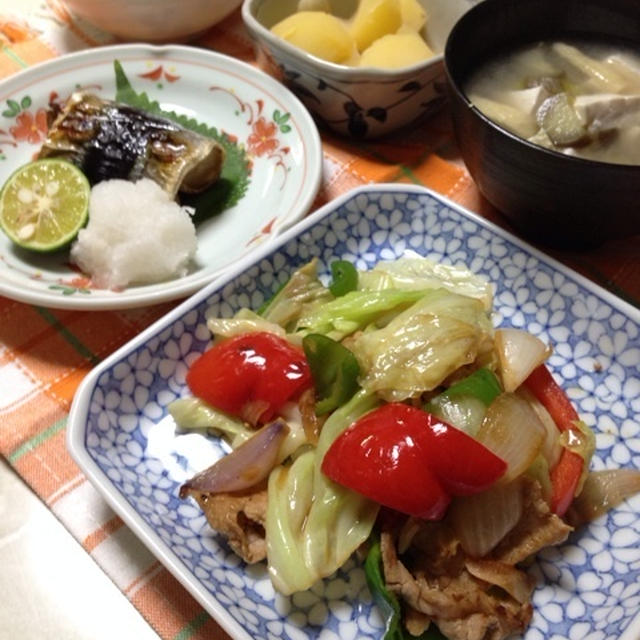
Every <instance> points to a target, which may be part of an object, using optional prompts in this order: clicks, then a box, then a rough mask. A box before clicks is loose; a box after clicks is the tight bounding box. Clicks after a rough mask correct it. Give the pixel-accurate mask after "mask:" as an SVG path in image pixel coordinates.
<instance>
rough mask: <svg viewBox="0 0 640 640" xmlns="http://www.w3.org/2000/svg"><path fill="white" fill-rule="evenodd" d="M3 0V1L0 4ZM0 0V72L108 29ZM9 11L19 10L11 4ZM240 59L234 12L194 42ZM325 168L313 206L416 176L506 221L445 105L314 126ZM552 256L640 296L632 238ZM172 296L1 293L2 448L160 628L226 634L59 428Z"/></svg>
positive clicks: (32, 0) (243, 47) (55, 6)
mask: <svg viewBox="0 0 640 640" xmlns="http://www.w3.org/2000/svg"><path fill="white" fill-rule="evenodd" d="M6 4H8V3H6ZM16 6H19V8H18V9H12V10H11V11H13V13H11V12H10V11H9V10H8V9H3V8H2V7H0V45H1V47H2V48H1V51H0V78H3V77H7V76H9V75H11V74H14V73H16V72H19V71H20V70H21V69H24V68H26V67H29V66H31V65H33V64H36V63H38V62H41V61H43V60H47V59H50V58H52V57H56V56H58V55H62V54H63V53H68V52H70V51H75V50H79V49H83V48H87V47H91V46H96V45H101V44H109V43H111V42H113V39H112V38H111V37H109V36H107V35H106V34H102V33H99V32H97V31H95V30H94V29H92V28H91V27H89V26H88V25H86V24H83V23H81V22H79V21H77V20H76V19H75V18H74V17H73V16H71V15H70V14H69V13H68V11H67V10H66V9H65V8H64V6H63V5H62V4H61V3H60V2H59V0H47V3H46V5H45V4H44V3H42V2H40V1H39V0H22V2H21V3H20V4H19V5H18V4H16ZM16 12H17V13H16ZM196 44H198V45H200V46H203V47H208V48H211V49H216V50H219V51H221V52H223V53H226V54H229V55H232V56H235V57H237V58H240V59H242V60H245V61H249V62H252V61H253V59H254V58H253V47H252V44H251V41H250V40H249V38H248V36H247V34H246V33H245V31H244V29H243V26H242V22H241V19H240V16H239V13H236V14H234V15H233V16H231V17H230V18H229V19H227V20H226V21H224V22H223V23H222V24H220V25H218V26H216V27H214V28H213V29H212V30H210V31H209V32H208V33H206V34H205V35H204V36H203V37H202V38H200V40H199V41H198V42H197V43H196ZM322 137H323V146H324V169H325V178H324V183H323V185H322V188H321V190H320V193H319V194H318V198H317V200H316V202H315V203H314V208H316V207H319V206H321V205H322V204H324V203H325V202H328V201H330V200H331V199H333V198H335V197H336V196H338V195H339V194H342V193H344V192H345V191H348V190H349V189H351V188H353V187H357V186H360V185H363V184H367V183H372V182H401V183H402V182H404V183H413V184H419V185H424V186H427V187H430V188H432V189H434V190H436V191H438V192H440V193H443V194H445V195H446V196H448V197H450V198H451V199H453V200H456V201H457V202H459V203H461V204H462V205H464V206H466V207H468V208H469V209H471V210H473V211H476V212H478V213H479V214H481V215H483V216H485V217H486V218H489V219H491V220H493V221H494V222H497V223H498V224H501V225H502V226H505V227H506V226H508V225H506V223H505V222H504V220H502V219H501V218H500V215H499V214H498V213H497V212H496V211H495V210H493V209H492V207H491V206H490V205H489V204H488V203H487V202H486V201H485V200H483V199H482V197H481V196H480V195H479V193H478V191H477V190H476V188H475V186H474V184H473V181H472V180H471V178H470V176H469V174H468V173H467V172H466V170H465V168H464V166H463V165H462V163H461V162H460V160H459V157H458V154H457V150H456V147H455V144H454V142H453V136H452V131H451V126H450V122H449V117H448V113H447V112H446V111H443V112H442V113H440V114H438V115H437V116H435V117H434V118H432V119H431V120H430V121H429V122H428V123H427V124H426V125H425V126H424V127H423V128H421V129H420V130H418V131H411V132H410V133H409V134H404V135H403V134H398V135H397V136H395V137H392V138H389V139H387V140H385V141H376V142H371V143H360V144H357V145H356V144H352V143H350V142H347V141H345V140H343V139H340V138H337V137H335V136H333V135H331V134H328V133H324V132H323V134H322ZM552 255H553V256H554V257H555V258H557V259H558V260H560V261H561V262H564V263H565V264H567V265H569V266H570V267H572V268H574V269H576V270H577V271H579V272H581V273H583V274H584V275H586V276H587V277H589V278H591V279H592V280H594V281H596V282H597V283H599V284H600V285H602V286H604V287H605V288H608V289H609V290H611V291H612V292H614V293H615V294H617V295H619V296H620V297H622V298H623V299H625V300H627V301H628V302H631V303H632V304H635V305H637V306H640V242H639V240H638V238H637V237H636V238H635V239H629V240H626V241H619V242H615V243H610V244H609V245H607V246H604V247H602V248H600V249H597V250H594V251H591V252H588V253H586V252H583V253H579V252H559V251H555V252H552ZM172 306H173V305H172V304H163V305H159V306H154V307H150V308H145V309H137V310H126V311H104V312H82V311H54V310H50V309H46V308H41V307H35V306H30V305H26V304H21V303H18V302H14V301H12V300H8V299H5V298H2V297H0V453H1V454H2V455H3V456H4V457H5V458H6V459H7V460H8V461H9V463H10V464H11V465H13V467H14V468H15V469H16V471H17V472H18V473H19V474H20V475H21V476H22V478H24V480H25V481H26V482H27V483H28V484H29V485H30V486H31V487H32V488H33V490H34V491H35V492H36V493H37V494H38V495H39V496H40V498H41V499H42V500H43V501H44V503H45V504H46V505H47V506H48V507H49V508H50V509H51V510H52V512H53V513H55V514H56V516H57V517H58V518H59V519H60V520H61V521H62V522H63V524H64V525H65V526H66V527H67V528H68V530H69V531H70V532H71V534H72V535H73V536H74V537H75V538H76V539H77V540H78V541H79V542H80V543H81V544H82V546H83V547H84V548H85V550H86V551H87V553H89V554H91V556H92V557H93V558H94V559H95V560H96V562H98V563H99V565H100V566H101V567H102V568H103V569H104V571H105V572H106V573H107V574H108V575H109V576H110V577H111V578H112V579H113V581H114V582H115V584H116V585H117V586H118V587H119V588H120V589H121V590H122V592H123V593H125V594H126V596H127V597H128V598H129V599H130V600H131V601H132V602H133V604H134V605H135V606H136V607H137V608H138V609H139V610H140V612H141V613H142V615H143V616H144V617H145V618H146V619H147V620H148V622H149V624H151V625H152V626H153V628H154V629H155V630H156V631H157V633H158V634H159V635H160V636H161V637H162V638H173V639H177V638H181V639H186V638H190V639H194V640H197V639H200V638H202V639H204V638H208V639H211V638H227V637H228V636H227V635H226V634H225V633H224V632H223V631H222V629H221V628H220V627H219V626H218V625H217V624H216V623H215V622H214V621H213V620H212V619H211V618H210V617H209V615H208V614H207V613H206V612H205V611H204V610H203V609H202V607H201V606H200V605H199V604H198V603H197V602H196V601H195V600H194V599H193V598H192V597H191V596H190V595H189V594H188V593H187V592H186V591H185V590H184V588H183V587H182V586H181V585H180V584H179V583H178V582H177V581H176V580H175V579H174V578H173V577H172V576H171V575H170V574H169V573H168V571H167V570H166V569H164V568H163V567H162V566H161V565H160V564H159V562H158V561H157V560H156V559H155V558H154V557H153V556H152V554H151V553H150V552H149V551H148V550H147V549H146V548H145V547H144V546H143V545H142V543H141V542H140V541H138V540H137V539H136V538H135V536H134V535H133V534H132V533H131V531H130V530H129V529H128V528H127V527H126V526H125V525H124V524H123V522H122V521H121V520H120V518H119V517H117V516H116V515H115V513H114V512H113V511H112V510H111V509H110V508H109V507H108V506H107V505H106V504H105V502H104V501H103V500H102V499H101V497H100V496H99V495H98V493H97V492H96V491H95V489H94V488H93V487H92V486H91V485H90V484H89V482H88V481H87V479H86V478H85V477H84V475H83V474H82V473H81V472H80V470H79V469H78V468H77V467H76V466H75V464H74V463H73V462H72V460H71V458H70V457H69V455H68V453H67V451H66V449H65V427H66V421H67V416H68V412H69V408H70V405H71V401H72V398H73V395H74V393H75V390H76V388H77V386H78V384H79V383H80V381H81V380H82V378H83V377H84V376H85V374H86V373H87V372H88V371H89V370H90V369H91V368H92V367H93V366H94V365H96V364H97V363H98V362H100V361H101V360H102V359H103V358H105V357H106V356H107V355H109V354H110V353H112V352H113V351H114V350H115V349H116V348H117V347H119V346H120V345H122V344H124V343H125V342H127V341H128V340H129V339H131V338H133V337H134V336H135V335H136V334H138V333H139V332H140V331H141V330H142V329H144V328H145V327H147V326H148V325H149V324H150V323H151V322H153V321H154V320H156V319H157V318H159V317H160V316H162V315H163V314H164V313H166V312H167V311H168V310H169V309H170V308H172Z"/></svg>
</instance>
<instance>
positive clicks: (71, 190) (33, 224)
mask: <svg viewBox="0 0 640 640" xmlns="http://www.w3.org/2000/svg"><path fill="white" fill-rule="evenodd" d="M90 191H91V187H90V185H89V182H88V180H87V178H86V177H85V175H84V174H83V173H82V171H80V169H78V168H77V167H76V166H75V165H73V164H71V163H69V162H66V161H65V160H59V159H56V158H48V159H45V160H36V161H35V162H30V163H29V164H26V165H24V166H22V167H20V168H19V169H17V170H16V171H15V172H14V173H13V174H12V175H11V176H9V179H8V180H7V181H6V183H5V185H4V187H3V188H2V192H1V193H0V226H2V229H3V230H4V232H5V233H6V234H7V235H8V236H9V238H10V239H11V240H12V241H13V242H15V244H17V245H19V246H21V247H24V248H25V249H31V250H33V251H55V250H57V249H62V248H63V247H65V246H67V245H68V244H70V243H71V242H72V241H73V239H74V238H75V237H76V235H77V234H78V231H79V230H80V229H81V228H82V227H83V226H84V224H85V223H86V221H87V216H88V213H89V194H90Z"/></svg>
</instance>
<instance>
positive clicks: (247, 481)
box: [180, 420, 289, 498]
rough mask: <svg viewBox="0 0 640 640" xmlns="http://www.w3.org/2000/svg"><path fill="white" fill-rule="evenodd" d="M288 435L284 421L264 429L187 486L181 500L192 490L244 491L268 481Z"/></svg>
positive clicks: (183, 486) (201, 473)
mask: <svg viewBox="0 0 640 640" xmlns="http://www.w3.org/2000/svg"><path fill="white" fill-rule="evenodd" d="M288 432H289V427H288V426H287V425H286V423H285V422H284V421H282V420H275V421H274V422H271V423H270V424H267V425H266V426H264V427H262V429H260V430H259V431H256V433H255V434H254V435H253V436H251V437H250V438H249V439H248V440H247V441H246V442H243V443H242V444H241V445H240V446H239V447H238V448H237V449H234V450H233V451H232V452H231V453H229V454H228V455H226V456H224V457H223V458H220V460H218V461H217V462H216V463H215V464H213V465H212V466H210V467H209V468H208V469H205V470H204V471H201V472H200V473H198V474H196V475H195V476H194V477H193V478H191V480H189V481H187V482H186V483H185V484H183V485H182V486H181V487H180V497H181V498H184V497H186V496H187V495H188V493H189V491H202V492H205V493H227V492H230V491H242V490H243V489H248V488H249V487H252V486H254V485H255V484H257V483H258V482H260V481H261V480H264V479H265V478H266V477H267V476H268V475H269V473H270V472H271V469H273V467H274V466H275V465H276V463H277V460H278V452H279V449H280V445H281V444H282V442H283V441H284V439H285V438H286V436H287V433H288Z"/></svg>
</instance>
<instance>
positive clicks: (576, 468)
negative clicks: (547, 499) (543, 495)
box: [550, 448, 584, 517]
mask: <svg viewBox="0 0 640 640" xmlns="http://www.w3.org/2000/svg"><path fill="white" fill-rule="evenodd" d="M583 466H584V460H583V459H582V456H581V455H579V454H577V453H576V452H575V451H571V450H570V449H566V448H565V449H563V450H562V453H561V454H560V459H559V460H558V462H557V464H556V466H555V467H554V468H553V469H552V470H551V474H550V477H551V511H552V512H553V513H556V514H557V515H559V516H560V517H562V516H563V515H564V514H565V513H566V511H567V509H568V508H569V506H570V505H571V502H572V501H573V497H574V496H575V495H576V489H577V488H578V482H579V481H580V476H581V475H582V467H583Z"/></svg>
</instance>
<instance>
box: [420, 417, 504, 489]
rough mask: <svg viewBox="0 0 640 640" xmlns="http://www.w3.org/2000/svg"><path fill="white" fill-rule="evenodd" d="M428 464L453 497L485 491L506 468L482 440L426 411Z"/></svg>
mask: <svg viewBox="0 0 640 640" xmlns="http://www.w3.org/2000/svg"><path fill="white" fill-rule="evenodd" d="M425 415H426V416H427V426H428V429H427V430H426V434H425V443H426V445H427V446H428V452H429V464H430V465H431V469H432V470H433V471H434V473H435V474H436V475H437V476H438V478H439V479H440V482H442V484H443V485H444V487H445V489H446V490H447V491H448V492H449V493H450V494H451V495H454V496H468V495H472V494H474V493H479V492H480V491H485V490H486V489H488V488H489V487H491V486H492V485H493V484H494V483H495V482H496V481H497V480H499V479H500V478H501V477H502V476H503V475H504V473H505V471H506V470H507V463H506V462H505V461H504V460H503V459H502V458H500V457H498V456H497V455H496V454H495V453H493V451H491V450H490V449H487V447H485V446H484V445H483V444H482V443H481V442H479V441H478V440H476V439H475V438H472V437H471V436H469V435H467V434H466V433H465V432H464V431H461V430H460V429H456V427H453V426H451V425H450V424H447V423H446V422H444V421H443V420H441V419H440V418H438V417H436V416H434V415H431V414H430V413H427V414H425Z"/></svg>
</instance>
